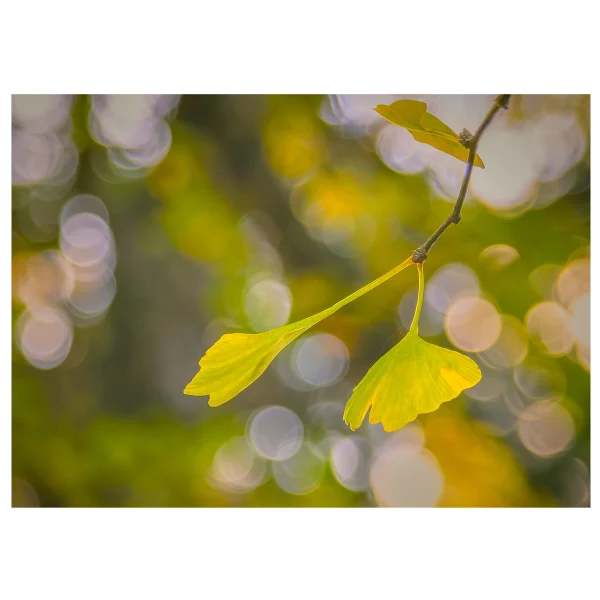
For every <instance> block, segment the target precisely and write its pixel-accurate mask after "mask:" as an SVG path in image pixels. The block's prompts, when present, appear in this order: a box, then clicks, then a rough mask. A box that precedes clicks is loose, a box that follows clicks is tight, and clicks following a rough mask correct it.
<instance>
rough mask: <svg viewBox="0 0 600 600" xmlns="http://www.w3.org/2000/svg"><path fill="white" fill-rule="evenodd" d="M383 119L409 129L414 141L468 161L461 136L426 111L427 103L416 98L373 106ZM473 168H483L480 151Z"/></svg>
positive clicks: (467, 150) (467, 151)
mask: <svg viewBox="0 0 600 600" xmlns="http://www.w3.org/2000/svg"><path fill="white" fill-rule="evenodd" d="M374 110H375V111H376V112H377V113H379V114H380V115H381V116H382V117H383V118H384V119H386V120H388V121H389V122H390V123H393V124H394V125H399V126H400V127H404V128H405V129H408V131H409V132H410V133H411V135H412V136H413V138H415V140H417V142H421V143H423V144H429V145H430V146H433V147H434V148H437V149H438V150H441V151H442V152H445V153H446V154H450V155H451V156H454V157H455V158H458V159H459V160H462V161H463V162H468V160H469V149H468V148H465V147H464V146H463V145H462V144H461V143H460V137H459V136H458V134H457V133H455V132H454V131H452V129H450V127H448V125H446V124H445V123H442V121H440V120H439V119H438V118H437V117H435V116H434V115H432V114H431V113H428V112H427V104H426V103H425V102H419V101H417V100H397V101H396V102H394V103H393V104H389V105H388V104H379V105H378V106H377V107H376V108H375V109H374ZM473 164H474V165H475V166H476V167H481V168H482V169H484V168H485V165H484V164H483V161H482V160H481V157H480V156H479V154H476V155H475V162H474V163H473Z"/></svg>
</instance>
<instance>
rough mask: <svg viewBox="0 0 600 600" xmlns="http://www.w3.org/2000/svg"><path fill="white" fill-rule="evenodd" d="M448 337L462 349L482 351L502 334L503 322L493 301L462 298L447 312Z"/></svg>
mask: <svg viewBox="0 0 600 600" xmlns="http://www.w3.org/2000/svg"><path fill="white" fill-rule="evenodd" d="M444 325H445V330H446V335H447V336H448V339H449V340H450V341H451V342H452V343H453V344H454V345H455V346H456V347H457V348H460V349H461V350H465V351H467V352H481V351H483V350H487V349H488V348H489V347H490V346H492V345H493V344H494V343H495V342H496V341H497V340H498V337H499V336H500V331H501V329H502V322H501V320H500V315H499V314H498V311H497V310H496V308H495V307H494V305H493V304H492V303H491V302H488V301H487V300H483V299H482V298H474V297H471V298H460V299H459V300H457V301H456V302H454V304H452V306H451V307H450V310H449V311H448V313H447V314H446V319H445V323H444Z"/></svg>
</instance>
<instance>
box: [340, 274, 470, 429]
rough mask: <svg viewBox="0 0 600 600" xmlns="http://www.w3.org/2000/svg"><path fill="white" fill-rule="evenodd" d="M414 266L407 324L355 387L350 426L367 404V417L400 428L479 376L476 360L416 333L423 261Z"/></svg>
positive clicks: (359, 420)
mask: <svg viewBox="0 0 600 600" xmlns="http://www.w3.org/2000/svg"><path fill="white" fill-rule="evenodd" d="M417 267H418V269H419V296H418V300H417V308H416V310H415V316H414V318H413V322H412V324H411V327H410V330H409V332H408V333H407V334H406V336H405V337H404V338H403V339H402V340H401V341H400V342H399V343H398V344H396V346H394V348H392V349H391V350H390V351H389V352H388V353H387V354H385V355H384V356H382V357H381V358H380V359H379V360H378V361H377V362H376V363H375V364H374V365H373V366H372V367H371V368H370V369H369V371H368V372H367V374H366V376H365V378H364V379H363V380H362V381H361V382H360V383H359V384H358V385H357V386H356V388H354V392H353V394H352V396H351V397H350V400H348V403H347V405H346V409H345V411H344V421H345V422H346V423H347V424H348V425H349V426H350V429H352V430H355V429H358V428H359V427H360V425H361V423H362V422H363V420H364V418H365V416H366V414H367V412H368V411H369V409H371V412H370V414H369V422H370V423H373V424H375V423H382V424H383V429H384V430H385V431H388V432H389V431H395V430H397V429H401V428H402V427H404V426H405V425H406V424H407V423H410V422H411V421H413V420H414V419H416V417H417V415H419V414H422V413H429V412H433V411H434V410H437V409H438V408H439V407H440V405H441V404H442V403H443V402H448V401H449V400H452V399H453V398H456V397H457V396H458V395H459V394H460V393H461V392H462V391H463V390H465V389H467V388H470V387H472V386H474V385H475V384H476V383H478V382H479V381H480V380H481V371H480V370H479V367H478V366H477V364H476V363H475V361H473V360H471V359H470V358H469V357H467V356H464V355H463V354H460V353H459V352H454V351H453V350H447V349H446V348H441V347H439V346H436V345H434V344H430V343H429V342H426V341H424V340H422V339H421V338H420V337H419V331H418V321H419V315H420V312H421V306H422V305H423V288H424V284H423V266H422V264H418V265H417Z"/></svg>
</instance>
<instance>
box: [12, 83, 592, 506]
mask: <svg viewBox="0 0 600 600" xmlns="http://www.w3.org/2000/svg"><path fill="white" fill-rule="evenodd" d="M398 100H411V101H417V102H424V103H426V105H427V112H429V113H431V114H432V115H436V117H437V118H439V120H440V121H441V122H443V123H445V124H447V127H449V128H450V129H451V130H452V131H461V130H462V129H463V128H467V129H468V130H470V131H475V130H476V129H477V126H478V124H479V123H480V122H481V121H482V119H483V117H484V116H485V114H486V113H487V111H488V109H489V107H490V106H491V104H492V102H493V100H494V96H493V95H489V96H487V95H485V96H472V95H469V96H402V95H398V96H389V95H388V96H386V95H372V96H366V95H363V96H355V95H331V96H242V95H239V96H218V95H216V96H208V95H206V96H177V95H147V96H136V95H92V96H66V95H64V96H61V95H55V96H50V95H45V96H13V99H12V104H13V111H12V120H13V128H12V181H13V187H12V217H13V224H12V226H13V244H12V247H13V256H12V261H13V289H12V293H13V312H12V319H13V344H14V346H13V348H14V350H13V365H12V377H13V381H12V384H13V389H12V418H13V423H12V450H13V452H12V461H13V486H12V487H13V505H14V506H552V505H558V506H588V505H589V502H590V500H589V489H590V488H589V464H590V463H589V461H590V374H589V368H590V362H589V361H590V358H589V357H590V327H589V319H590V258H589V246H590V165H589V118H590V117H589V96H577V95H571V96H566V95H563V96H559V95H556V96H539V95H536V96H519V95H515V96H513V97H512V99H511V105H510V108H509V110H508V111H502V112H501V113H500V114H499V115H498V117H497V118H496V120H495V121H494V123H493V125H492V126H491V127H490V128H489V129H488V130H487V131H486V133H485V135H484V136H483V138H482V140H481V143H480V146H479V148H478V153H479V154H480V155H481V157H483V158H484V159H485V170H482V169H476V170H474V173H473V178H472V183H471V186H470V192H469V194H468V195H467V199H466V201H465V205H464V208H463V219H462V221H461V223H460V225H459V226H457V227H452V228H450V229H449V230H448V231H447V232H446V233H445V234H444V236H443V237H442V238H441V239H440V240H439V242H438V243H437V244H436V246H435V247H434V248H433V249H432V251H431V253H430V255H429V258H428V260H427V272H428V277H427V280H426V285H425V291H424V302H423V308H422V313H421V319H420V323H419V334H420V336H421V337H423V339H424V340H425V341H427V342H430V343H433V344H436V345H438V346H441V347H444V348H448V349H451V350H456V351H459V352H461V353H463V354H467V355H468V356H470V357H471V358H472V359H473V360H474V361H475V362H476V363H477V365H478V366H479V368H480V370H481V372H482V374H483V377H482V379H481V381H480V382H479V383H478V384H477V385H475V386H474V387H472V388H469V389H466V390H465V391H464V392H463V393H462V394H461V395H460V396H459V397H458V398H457V399H456V400H453V401H452V402H450V403H446V404H444V405H442V406H441V407H440V409H439V410H438V411H436V412H435V413H432V414H428V415H422V416H420V417H419V418H418V419H417V420H416V421H414V422H413V423H410V424H409V425H407V426H406V427H404V428H403V429H401V430H400V431H397V432H394V433H391V434H386V433H385V432H384V431H383V429H382V427H381V425H380V424H378V425H371V424H364V425H363V426H362V427H361V429H360V430H358V431H356V432H350V431H349V430H348V428H347V427H346V425H345V424H344V423H343V420H342V415H343V411H344V406H345V404H346V402H347V401H348V399H349V398H350V396H351V393H352V389H353V388H354V386H355V385H356V384H357V383H358V382H359V381H360V380H361V379H362V378H363V377H364V376H365V374H366V373H367V371H368V369H369V367H370V366H371V365H373V364H374V363H375V362H376V361H377V360H378V358H380V357H381V356H382V355H384V354H385V353H386V352H387V351H388V350H389V349H390V348H392V347H393V346H394V345H395V344H396V343H397V341H398V339H399V338H400V337H402V336H404V335H405V333H406V332H407V331H408V328H409V327H410V323H411V319H412V315H413V314H414V309H415V305H416V299H417V289H416V281H415V279H414V278H410V277H406V278H404V277H395V278H392V279H390V280H389V281H387V282H386V283H385V284H383V285H381V286H379V287H377V288H376V289H373V290H372V291H371V292H370V293H369V294H367V295H365V296H362V297H361V298H358V299H356V300H355V301H354V302H352V303H351V304H348V305H347V306H345V307H344V308H343V310H340V311H337V312H336V313H335V314H333V315H331V316H330V317H329V318H327V319H325V320H323V321H321V322H320V323H318V325H316V326H315V327H314V328H311V329H310V330H309V331H308V332H306V333H305V334H304V335H302V336H300V337H298V338H297V339H295V340H294V341H293V342H291V343H290V344H289V345H288V346H287V347H286V348H285V349H283V350H282V352H281V353H280V354H279V355H278V356H277V357H276V358H275V359H274V360H273V362H272V364H271V366H270V367H269V368H268V369H267V370H266V371H265V373H264V374H263V375H262V376H261V377H260V378H259V379H258V380H257V381H256V382H255V383H253V384H252V385H251V386H250V387H248V388H247V389H246V390H244V391H243V392H241V393H240V394H239V396H238V397H237V398H236V400H235V401H234V402H229V403H227V404H225V405H223V406H221V407H219V408H209V407H208V406H207V403H206V399H204V398H197V397H191V396H186V395H184V394H183V393H182V390H183V388H184V387H185V385H186V383H187V382H189V381H190V379H191V378H192V377H193V376H194V374H195V373H196V372H197V364H198V360H199V359H200V358H201V357H202V356H203V354H204V353H205V351H206V350H207V349H208V348H209V347H210V346H211V345H212V344H214V343H215V342H216V341H217V340H218V339H219V338H220V337H221V336H222V335H224V334H227V333H238V332H239V333H255V332H261V331H265V330H267V329H270V328H273V327H281V326H285V325H287V324H288V323H292V322H294V321H298V320H301V319H303V318H305V317H306V316H308V315H311V314H315V313H318V312H319V311H321V310H323V309H324V308H326V307H328V306H331V305H333V304H335V302H337V301H338V300H339V299H340V298H344V297H346V296H348V295H349V294H351V293H352V292H354V291H355V290H357V289H359V288H361V287H362V286H364V285H365V284H367V283H368V282H369V281H372V280H374V279H376V278H377V277H379V276H381V275H382V274H383V273H386V272H387V271H389V270H390V269H392V268H393V267H394V266H395V265H397V264H399V263H400V262H401V261H402V260H404V258H406V257H407V256H409V255H410V254H411V252H412V251H413V250H414V248H416V247H417V246H418V245H420V244H421V243H422V242H423V241H425V239H426V238H427V237H428V236H429V235H430V234H431V232H432V231H433V230H434V229H435V228H436V227H437V226H438V225H439V223H441V222H442V221H443V219H445V217H446V216H447V214H448V213H449V211H450V209H451V207H452V204H453V202H454V200H455V198H456V195H457V193H458V189H459V187H460V183H461V180H462V176H463V172H464V163H462V162H461V161H460V160H457V159H456V158H455V157H454V156H449V155H446V154H444V153H443V152H440V151H439V150H437V149H436V148H434V147H431V146H429V145H428V144H423V143H418V142H416V141H415V139H414V138H413V137H412V135H411V134H410V133H409V132H408V131H407V130H406V129H404V128H402V127H398V126H397V125H394V124H392V123H389V122H387V121H385V120H384V119H383V118H382V117H381V116H380V115H378V114H377V113H376V112H375V111H374V110H373V109H374V108H375V107H376V106H378V105H380V104H386V105H391V104H393V103H394V102H396V101H398Z"/></svg>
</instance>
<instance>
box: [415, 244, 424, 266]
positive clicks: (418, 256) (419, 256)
mask: <svg viewBox="0 0 600 600" xmlns="http://www.w3.org/2000/svg"><path fill="white" fill-rule="evenodd" d="M426 260H427V250H424V249H423V247H422V246H421V247H419V248H417V249H416V250H415V251H414V252H413V255H412V261H413V262H414V263H416V264H418V263H424V262H425V261H426Z"/></svg>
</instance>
